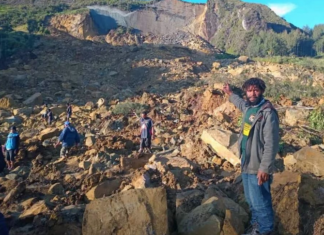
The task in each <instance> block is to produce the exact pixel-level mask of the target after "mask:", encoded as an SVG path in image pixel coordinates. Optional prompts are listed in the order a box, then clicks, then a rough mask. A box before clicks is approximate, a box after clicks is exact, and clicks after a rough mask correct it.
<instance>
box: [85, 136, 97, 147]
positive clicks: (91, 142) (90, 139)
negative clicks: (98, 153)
mask: <svg viewBox="0 0 324 235" xmlns="http://www.w3.org/2000/svg"><path fill="white" fill-rule="evenodd" d="M95 141H96V139H95V137H93V136H89V137H87V139H86V141H85V146H87V147H91V146H93V145H94V144H95Z"/></svg>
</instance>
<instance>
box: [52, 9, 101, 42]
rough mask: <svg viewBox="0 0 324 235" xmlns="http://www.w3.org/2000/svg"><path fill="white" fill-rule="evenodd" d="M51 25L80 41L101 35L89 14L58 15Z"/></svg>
mask: <svg viewBox="0 0 324 235" xmlns="http://www.w3.org/2000/svg"><path fill="white" fill-rule="evenodd" d="M49 23H50V25H51V26H52V27H54V28H56V29H58V30H60V31H64V32H66V33H69V34H71V35H72V36H74V37H76V38H79V39H87V38H88V37H93V36H95V35H98V33H99V32H98V29H97V26H96V25H95V24H94V22H93V20H92V18H91V16H90V15H89V14H88V13H82V14H75V15H57V16H54V17H52V18H51V19H50V22H49Z"/></svg>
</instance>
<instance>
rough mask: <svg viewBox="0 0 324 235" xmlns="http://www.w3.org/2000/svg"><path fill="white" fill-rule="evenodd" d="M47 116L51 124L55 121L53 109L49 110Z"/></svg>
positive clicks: (48, 122)
mask: <svg viewBox="0 0 324 235" xmlns="http://www.w3.org/2000/svg"><path fill="white" fill-rule="evenodd" d="M46 117H47V124H48V125H51V124H52V122H53V112H52V110H51V109H48V110H47V113H46Z"/></svg>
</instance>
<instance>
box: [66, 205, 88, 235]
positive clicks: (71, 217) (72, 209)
mask: <svg viewBox="0 0 324 235" xmlns="http://www.w3.org/2000/svg"><path fill="white" fill-rule="evenodd" d="M84 210H85V205H83V204H79V205H69V206H66V207H63V208H62V210H61V211H60V215H61V216H62V219H63V221H64V222H65V223H75V222H77V223H80V222H82V218H83V213H84ZM77 234H81V233H76V235H77Z"/></svg>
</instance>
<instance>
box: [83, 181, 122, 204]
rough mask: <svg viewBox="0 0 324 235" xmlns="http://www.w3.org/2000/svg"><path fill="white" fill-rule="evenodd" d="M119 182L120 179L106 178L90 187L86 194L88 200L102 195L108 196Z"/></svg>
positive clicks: (117, 186)
mask: <svg viewBox="0 0 324 235" xmlns="http://www.w3.org/2000/svg"><path fill="white" fill-rule="evenodd" d="M120 184H121V180H120V179H114V180H107V181H104V182H102V183H100V184H98V185H97V186H95V187H93V188H92V189H90V190H89V191H88V192H87V194H86V196H87V198H88V200H94V199H97V198H102V197H103V196H110V195H111V194H113V193H114V191H116V190H117V189H119V187H120Z"/></svg>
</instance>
